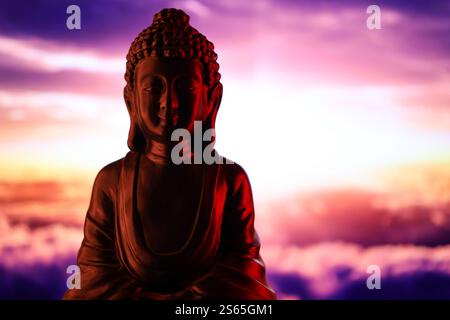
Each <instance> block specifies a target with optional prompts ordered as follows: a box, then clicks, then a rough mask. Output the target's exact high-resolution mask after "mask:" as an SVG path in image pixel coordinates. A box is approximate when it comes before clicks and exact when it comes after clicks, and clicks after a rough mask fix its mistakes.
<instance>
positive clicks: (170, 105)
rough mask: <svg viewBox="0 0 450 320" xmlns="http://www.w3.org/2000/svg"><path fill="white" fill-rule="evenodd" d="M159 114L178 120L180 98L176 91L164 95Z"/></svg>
mask: <svg viewBox="0 0 450 320" xmlns="http://www.w3.org/2000/svg"><path fill="white" fill-rule="evenodd" d="M172 91H174V90H172ZM159 116H160V117H161V118H164V119H172V120H174V122H176V121H175V120H176V119H177V118H178V98H177V96H176V94H175V92H167V93H166V94H165V95H164V96H163V97H162V100H161V103H160V107H159Z"/></svg>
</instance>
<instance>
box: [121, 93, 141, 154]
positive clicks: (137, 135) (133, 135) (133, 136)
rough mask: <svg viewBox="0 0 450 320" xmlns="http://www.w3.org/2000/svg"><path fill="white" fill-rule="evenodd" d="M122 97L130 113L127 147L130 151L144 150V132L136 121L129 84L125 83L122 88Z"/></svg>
mask: <svg viewBox="0 0 450 320" xmlns="http://www.w3.org/2000/svg"><path fill="white" fill-rule="evenodd" d="M123 97H124V99H125V104H126V105H127V110H128V114H129V115H130V131H129V133H128V148H130V150H131V151H136V152H140V151H144V150H145V146H146V142H145V137H144V134H143V133H142V131H141V128H140V127H139V125H138V122H137V119H136V117H137V112H136V106H135V101H136V100H135V99H134V93H133V90H132V89H131V87H130V86H129V85H126V86H125V88H124V89H123Z"/></svg>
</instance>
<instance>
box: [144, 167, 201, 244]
mask: <svg viewBox="0 0 450 320" xmlns="http://www.w3.org/2000/svg"><path fill="white" fill-rule="evenodd" d="M202 183H203V180H202V174H201V170H197V168H195V167H194V166H191V168H176V169H173V168H172V170H171V171H158V170H155V169H154V168H151V167H146V166H143V167H142V168H141V170H140V171H139V177H138V179H137V186H136V187H137V188H136V206H137V213H138V215H139V218H140V220H141V223H142V227H143V231H144V237H145V241H146V243H147V246H148V247H149V248H151V249H152V250H154V251H158V252H173V251H176V250H178V249H180V248H181V247H182V246H183V245H184V244H185V243H186V242H187V241H188V239H189V238H190V236H191V233H192V232H195V229H194V228H195V225H196V221H197V220H198V215H199V213H200V212H201V206H202V198H203V197H202Z"/></svg>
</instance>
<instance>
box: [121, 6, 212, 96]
mask: <svg viewBox="0 0 450 320" xmlns="http://www.w3.org/2000/svg"><path fill="white" fill-rule="evenodd" d="M148 56H151V57H161V58H185V59H198V60H199V61H200V63H201V64H202V65H203V73H204V81H205V83H206V84H207V85H208V86H209V87H210V88H211V87H213V86H214V85H215V84H217V83H219V81H220V73H219V64H218V63H217V54H216V53H215V52H214V45H213V44H212V42H210V41H208V39H206V37H205V36H204V35H202V34H201V33H200V32H198V31H197V30H196V29H195V28H193V27H191V26H190V25H189V16H188V15H187V14H186V13H185V12H184V11H182V10H179V9H173V8H170V9H163V10H161V11H160V12H158V13H156V14H155V15H154V16H153V23H152V24H151V25H150V26H149V27H148V28H146V29H144V30H143V31H142V32H141V33H140V34H139V35H138V36H137V37H136V39H134V41H133V42H132V44H131V46H130V50H129V51H128V54H127V64H126V72H125V80H126V82H127V86H129V87H130V88H131V89H134V72H135V68H136V65H137V64H138V63H139V61H141V60H142V59H144V58H145V57H148Z"/></svg>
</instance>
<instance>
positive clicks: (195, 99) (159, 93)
mask: <svg viewBox="0 0 450 320" xmlns="http://www.w3.org/2000/svg"><path fill="white" fill-rule="evenodd" d="M135 74H136V78H135V79H136V80H135V81H136V82H135V93H134V96H135V103H136V108H137V109H138V110H139V113H140V118H141V125H143V126H145V131H147V132H148V133H150V134H151V135H152V136H153V137H154V138H160V139H162V140H170V136H171V134H172V131H173V130H174V129H177V128H185V129H188V130H189V131H190V132H193V127H194V121H195V120H203V119H204V116H205V112H207V110H208V105H207V92H208V87H207V86H206V85H205V84H204V82H203V76H202V74H203V67H202V65H201V63H200V62H199V61H198V60H188V59H175V58H157V57H147V58H145V59H143V60H142V61H140V62H139V63H138V64H137V66H136V70H135Z"/></svg>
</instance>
